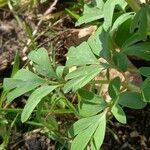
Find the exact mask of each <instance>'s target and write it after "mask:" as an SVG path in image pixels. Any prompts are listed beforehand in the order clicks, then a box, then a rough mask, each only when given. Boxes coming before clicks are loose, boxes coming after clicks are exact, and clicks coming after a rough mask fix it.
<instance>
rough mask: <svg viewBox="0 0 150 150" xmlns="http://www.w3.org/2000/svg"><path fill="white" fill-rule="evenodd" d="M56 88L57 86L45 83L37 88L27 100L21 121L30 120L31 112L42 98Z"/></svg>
mask: <svg viewBox="0 0 150 150" xmlns="http://www.w3.org/2000/svg"><path fill="white" fill-rule="evenodd" d="M56 88H57V86H48V85H43V86H41V87H40V88H38V89H36V90H35V91H34V92H33V93H32V94H31V95H30V97H29V99H28V100H27V103H26V105H25V107H24V109H23V112H22V114H21V121H22V122H25V121H26V120H28V118H29V117H30V115H31V113H32V112H33V110H34V109H35V107H36V106H37V105H38V103H39V102H40V101H41V100H42V98H44V97H45V96H47V95H48V94H49V93H50V92H52V91H53V90H54V89H56Z"/></svg>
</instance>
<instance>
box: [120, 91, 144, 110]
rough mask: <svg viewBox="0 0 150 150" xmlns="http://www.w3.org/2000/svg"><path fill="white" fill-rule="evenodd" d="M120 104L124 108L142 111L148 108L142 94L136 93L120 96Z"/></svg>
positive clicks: (126, 93)
mask: <svg viewBox="0 0 150 150" xmlns="http://www.w3.org/2000/svg"><path fill="white" fill-rule="evenodd" d="M118 103H119V104H120V105H122V106H123V107H128V108H132V109H142V108H144V107H145V106H146V103H145V102H144V101H143V99H142V96H141V94H139V93H136V92H123V93H121V94H120V95H119V99H118Z"/></svg>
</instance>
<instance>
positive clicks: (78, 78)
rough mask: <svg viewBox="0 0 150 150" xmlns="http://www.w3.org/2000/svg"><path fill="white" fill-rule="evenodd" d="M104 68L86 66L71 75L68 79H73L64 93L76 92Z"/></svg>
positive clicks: (65, 86)
mask: <svg viewBox="0 0 150 150" xmlns="http://www.w3.org/2000/svg"><path fill="white" fill-rule="evenodd" d="M102 70H103V68H102V67H101V66H93V65H91V66H84V67H80V68H78V69H76V70H75V71H73V72H71V73H69V74H68V75H67V76H66V79H67V80H68V79H71V80H70V81H68V82H67V83H66V84H65V85H64V92H65V93H67V92H69V91H70V90H73V91H76V90H78V89H79V88H82V87H83V86H85V85H86V84H87V83H89V82H90V81H91V80H92V79H93V78H94V77H95V76H96V75H97V74H99V73H100V72H101V71H102Z"/></svg>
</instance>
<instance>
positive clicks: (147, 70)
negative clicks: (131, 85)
mask: <svg viewBox="0 0 150 150" xmlns="http://www.w3.org/2000/svg"><path fill="white" fill-rule="evenodd" d="M139 72H140V74H141V75H143V76H145V77H150V67H141V68H139Z"/></svg>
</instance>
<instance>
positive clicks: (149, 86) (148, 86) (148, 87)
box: [141, 78, 150, 102]
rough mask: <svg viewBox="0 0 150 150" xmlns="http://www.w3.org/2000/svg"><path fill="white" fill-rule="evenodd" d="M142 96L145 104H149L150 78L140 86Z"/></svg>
mask: <svg viewBox="0 0 150 150" xmlns="http://www.w3.org/2000/svg"><path fill="white" fill-rule="evenodd" d="M141 90H142V96H143V98H144V101H145V102H150V78H147V79H146V80H145V81H144V82H143V84H142V88H141Z"/></svg>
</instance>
